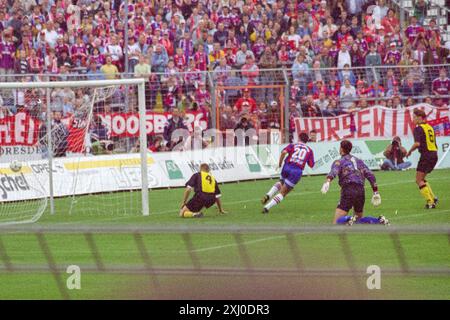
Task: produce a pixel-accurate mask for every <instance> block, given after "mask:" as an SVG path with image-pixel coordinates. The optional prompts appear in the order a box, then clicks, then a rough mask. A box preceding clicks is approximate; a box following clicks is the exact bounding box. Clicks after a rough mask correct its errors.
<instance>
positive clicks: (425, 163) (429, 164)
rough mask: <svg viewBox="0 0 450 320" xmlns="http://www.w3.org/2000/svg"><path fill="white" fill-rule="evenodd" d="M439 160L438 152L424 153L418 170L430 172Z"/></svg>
mask: <svg viewBox="0 0 450 320" xmlns="http://www.w3.org/2000/svg"><path fill="white" fill-rule="evenodd" d="M437 161H438V156H437V152H433V153H428V152H427V153H426V154H422V155H421V156H420V159H419V163H418V164H417V171H420V172H424V173H430V172H431V171H433V169H434V167H435V166H436V163H437Z"/></svg>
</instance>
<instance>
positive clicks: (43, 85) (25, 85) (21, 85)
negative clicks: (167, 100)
mask: <svg viewBox="0 0 450 320" xmlns="http://www.w3.org/2000/svg"><path fill="white" fill-rule="evenodd" d="M145 83H146V81H145V79H144V78H136V79H117V80H84V81H83V80H81V81H43V82H1V83H0V90H1V89H29V88H32V89H47V110H51V109H50V100H49V99H48V95H49V90H48V89H51V88H64V87H66V88H67V87H69V88H73V87H87V88H98V87H107V86H119V85H125V86H127V85H135V86H137V89H138V108H139V128H144V130H139V144H140V146H146V145H147V134H146V132H145V115H146V109H145ZM50 123H51V113H50V112H47V126H48V125H49V124H50ZM47 138H48V143H49V149H50V150H52V149H51V130H47ZM139 149H140V157H141V182H142V188H141V196H142V215H144V216H148V215H149V214H150V212H149V204H148V176H147V172H148V165H147V148H145V147H144V148H142V147H141V148H139ZM48 163H49V168H53V154H52V152H49V155H48ZM53 190H54V188H53V170H49V200H50V214H54V213H55V209H54V208H55V207H54V191H53Z"/></svg>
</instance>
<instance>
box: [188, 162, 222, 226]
mask: <svg viewBox="0 0 450 320" xmlns="http://www.w3.org/2000/svg"><path fill="white" fill-rule="evenodd" d="M192 189H194V192H195V194H194V196H193V197H192V198H191V200H189V201H188V198H189V194H190V193H191V190H192ZM220 197H221V194H220V189H219V186H218V184H217V181H216V179H214V177H213V176H212V174H211V173H210V168H209V166H208V165H207V164H206V163H202V164H201V165H200V172H197V173H194V174H193V175H192V177H191V178H190V179H189V181H188V182H186V190H185V191H184V195H183V203H182V205H181V210H180V217H182V218H201V217H203V213H202V212H201V211H200V210H202V209H203V208H209V207H211V206H212V205H214V203H217V208H218V209H219V212H220V213H226V212H225V211H224V210H223V208H222V203H221V201H220Z"/></svg>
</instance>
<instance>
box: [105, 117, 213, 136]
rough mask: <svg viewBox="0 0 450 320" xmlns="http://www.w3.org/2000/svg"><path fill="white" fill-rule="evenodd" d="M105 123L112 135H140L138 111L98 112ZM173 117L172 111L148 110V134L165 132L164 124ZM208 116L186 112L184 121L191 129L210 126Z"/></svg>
mask: <svg viewBox="0 0 450 320" xmlns="http://www.w3.org/2000/svg"><path fill="white" fill-rule="evenodd" d="M97 116H99V117H100V118H101V119H102V122H103V124H104V125H105V126H106V127H107V128H108V130H109V132H110V134H111V137H119V138H123V137H138V136H139V114H138V113H97ZM170 118H172V113H171V112H163V113H157V112H147V114H146V118H145V124H146V130H147V135H157V134H162V133H163V132H164V126H165V125H166V124H167V122H168V121H169V119H170ZM205 118H206V117H205V116H204V114H203V113H202V112H190V111H188V112H186V113H185V114H184V123H185V124H186V126H187V128H188V130H189V131H193V130H194V127H196V126H200V127H202V128H203V129H206V128H207V127H208V123H207V121H206V120H203V119H205Z"/></svg>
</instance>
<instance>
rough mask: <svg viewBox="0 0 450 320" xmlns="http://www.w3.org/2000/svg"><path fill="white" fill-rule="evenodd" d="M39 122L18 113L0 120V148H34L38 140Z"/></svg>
mask: <svg viewBox="0 0 450 320" xmlns="http://www.w3.org/2000/svg"><path fill="white" fill-rule="evenodd" d="M39 126H40V121H39V120H38V119H36V118H33V117H31V116H29V115H28V114H26V113H25V112H19V113H17V114H15V115H11V116H5V117H1V118H0V146H1V147H6V146H34V145H36V144H37V142H38V139H39Z"/></svg>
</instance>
